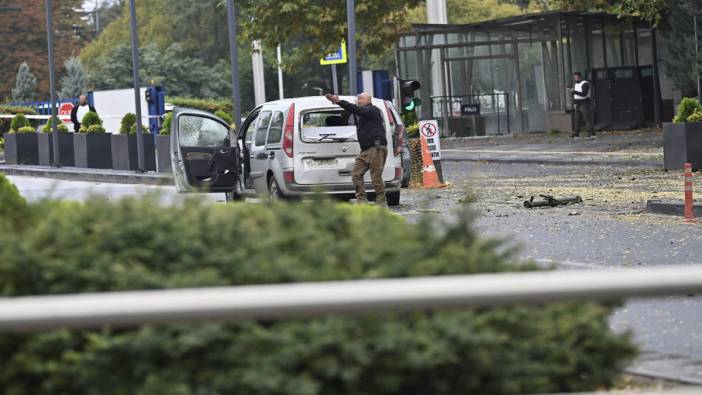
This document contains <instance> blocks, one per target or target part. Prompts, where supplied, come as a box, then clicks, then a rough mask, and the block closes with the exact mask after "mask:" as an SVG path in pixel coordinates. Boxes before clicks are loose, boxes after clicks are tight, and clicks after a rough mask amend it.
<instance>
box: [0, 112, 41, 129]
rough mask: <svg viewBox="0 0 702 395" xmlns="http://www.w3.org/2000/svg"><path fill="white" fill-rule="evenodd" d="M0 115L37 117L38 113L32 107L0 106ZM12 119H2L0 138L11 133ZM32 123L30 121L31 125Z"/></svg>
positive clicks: (0, 120) (0, 119)
mask: <svg viewBox="0 0 702 395" xmlns="http://www.w3.org/2000/svg"><path fill="white" fill-rule="evenodd" d="M0 114H24V115H37V112H36V111H34V109H33V108H30V107H20V106H3V105H0ZM11 123H12V120H11V119H7V118H0V136H2V135H3V134H5V133H7V132H9V131H10V124H11ZM31 123H32V122H31V121H30V124H31Z"/></svg>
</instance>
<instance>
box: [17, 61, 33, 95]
mask: <svg viewBox="0 0 702 395" xmlns="http://www.w3.org/2000/svg"><path fill="white" fill-rule="evenodd" d="M36 92H37V76H35V75H34V74H32V72H31V71H29V66H28V65H27V63H26V62H22V64H21V65H20V67H19V70H17V77H16V78H15V87H14V88H12V100H14V101H30V100H34V97H35V96H36Z"/></svg>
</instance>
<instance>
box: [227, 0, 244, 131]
mask: <svg viewBox="0 0 702 395" xmlns="http://www.w3.org/2000/svg"><path fill="white" fill-rule="evenodd" d="M227 25H228V26H229V61H230V63H231V68H232V105H233V107H234V125H235V127H236V128H238V127H239V124H240V123H241V98H240V96H239V46H238V45H237V42H236V5H235V4H234V0H227Z"/></svg>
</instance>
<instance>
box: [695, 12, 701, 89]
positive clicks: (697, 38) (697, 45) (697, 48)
mask: <svg viewBox="0 0 702 395" xmlns="http://www.w3.org/2000/svg"><path fill="white" fill-rule="evenodd" d="M693 20H694V22H695V55H696V56H695V57H696V58H697V61H696V62H695V65H696V66H697V68H696V69H697V98H698V99H699V100H700V101H702V70H700V68H702V62H701V59H700V36H699V31H698V25H697V15H694V16H693Z"/></svg>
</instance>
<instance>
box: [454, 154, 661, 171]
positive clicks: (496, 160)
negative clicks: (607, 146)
mask: <svg viewBox="0 0 702 395" xmlns="http://www.w3.org/2000/svg"><path fill="white" fill-rule="evenodd" d="M441 160H442V161H443V162H491V163H507V164H509V163H513V164H532V165H555V166H612V167H641V168H647V169H663V163H662V162H647V161H606V160H605V161H602V160H566V159H533V158H495V157H480V158H474V157H451V156H447V155H445V154H444V155H443V156H442V158H441Z"/></svg>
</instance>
